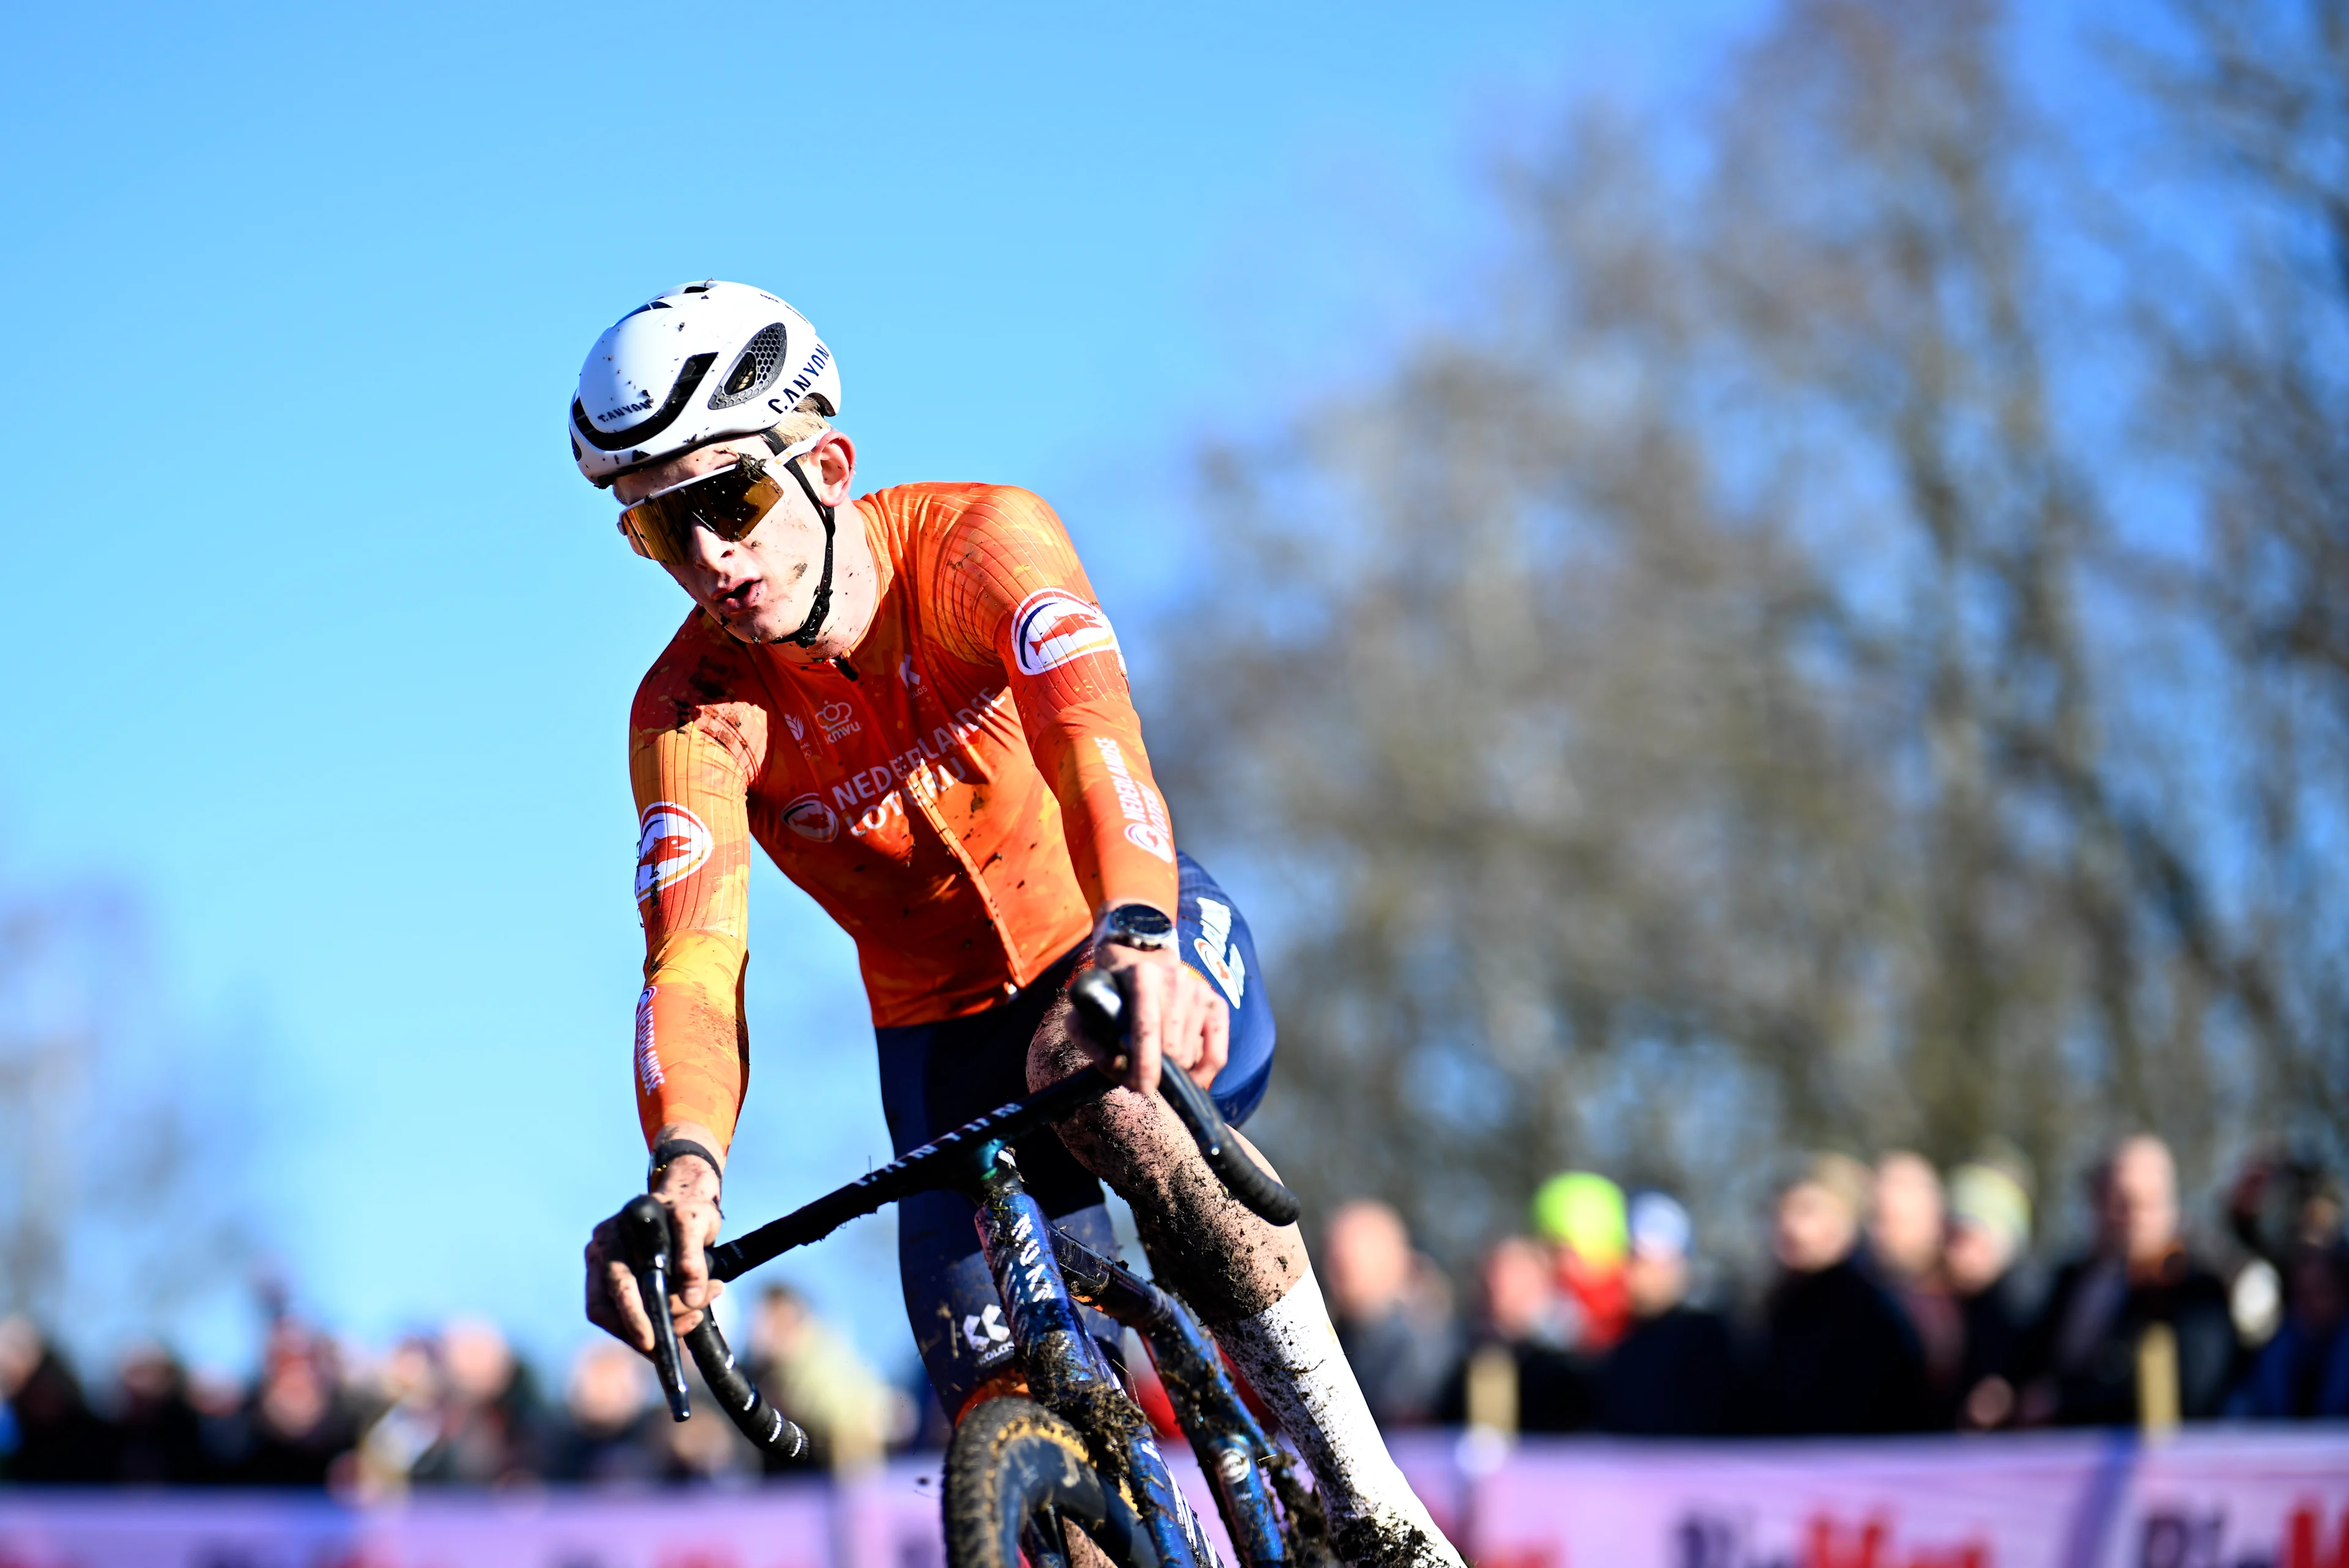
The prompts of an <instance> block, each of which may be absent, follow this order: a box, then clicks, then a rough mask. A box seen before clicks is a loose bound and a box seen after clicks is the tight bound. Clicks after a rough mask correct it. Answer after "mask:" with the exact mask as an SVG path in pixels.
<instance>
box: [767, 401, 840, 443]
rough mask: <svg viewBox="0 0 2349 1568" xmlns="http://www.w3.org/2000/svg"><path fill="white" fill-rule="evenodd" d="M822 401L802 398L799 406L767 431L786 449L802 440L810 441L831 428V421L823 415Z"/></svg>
mask: <svg viewBox="0 0 2349 1568" xmlns="http://www.w3.org/2000/svg"><path fill="white" fill-rule="evenodd" d="M830 429H832V421H830V420H828V419H826V418H824V417H823V403H822V402H821V401H819V400H816V399H815V398H812V397H809V398H802V399H801V400H800V406H799V407H798V408H796V409H793V410H792V411H791V412H790V413H788V414H785V415H784V416H783V417H782V418H781V420H778V421H776V422H775V423H774V424H773V425H772V426H771V427H769V429H768V431H767V433H768V435H770V436H771V437H772V438H774V439H775V440H776V441H781V442H782V443H783V447H784V450H786V451H789V450H790V449H791V448H792V447H795V446H797V445H799V444H800V443H801V442H802V441H812V440H813V439H815V438H816V437H817V436H820V435H822V434H823V432H824V431H828V430H830Z"/></svg>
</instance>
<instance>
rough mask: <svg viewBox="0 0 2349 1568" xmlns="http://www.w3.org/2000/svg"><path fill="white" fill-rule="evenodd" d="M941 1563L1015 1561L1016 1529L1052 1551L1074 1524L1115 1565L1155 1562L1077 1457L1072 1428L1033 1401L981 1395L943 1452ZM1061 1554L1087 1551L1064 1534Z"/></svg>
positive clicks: (1107, 1489)
mask: <svg viewBox="0 0 2349 1568" xmlns="http://www.w3.org/2000/svg"><path fill="white" fill-rule="evenodd" d="M944 1490H945V1494H946V1496H945V1504H946V1537H947V1568H1020V1561H1019V1556H1020V1553H1019V1542H1020V1533H1021V1532H1022V1531H1032V1532H1034V1536H1032V1537H1031V1539H1035V1538H1038V1537H1040V1538H1041V1542H1042V1543H1043V1544H1044V1546H1045V1547H1046V1550H1047V1552H1048V1554H1051V1555H1058V1554H1059V1553H1058V1552H1056V1551H1055V1550H1054V1549H1055V1548H1056V1547H1057V1546H1058V1545H1059V1539H1057V1538H1060V1537H1061V1531H1062V1530H1064V1529H1081V1530H1082V1531H1083V1532H1085V1534H1086V1535H1087V1536H1089V1537H1091V1538H1092V1542H1093V1544H1094V1545H1096V1546H1098V1547H1099V1548H1100V1549H1101V1552H1102V1555H1105V1556H1106V1557H1108V1558H1109V1560H1110V1561H1111V1562H1112V1563H1115V1564H1116V1565H1117V1568H1158V1553H1157V1552H1156V1550H1155V1549H1154V1547H1153V1546H1152V1545H1151V1542H1150V1536H1149V1533H1148V1532H1146V1531H1144V1530H1143V1527H1142V1522H1141V1521H1140V1520H1138V1519H1136V1518H1135V1517H1134V1513H1133V1508H1132V1507H1131V1506H1129V1505H1128V1504H1127V1502H1126V1501H1125V1499H1124V1498H1123V1497H1122V1496H1120V1495H1119V1493H1118V1492H1117V1490H1116V1489H1115V1488H1113V1487H1112V1486H1110V1485H1109V1484H1107V1483H1106V1482H1104V1481H1103V1480H1102V1478H1101V1474H1100V1472H1099V1471H1097V1470H1095V1469H1093V1467H1092V1461H1091V1460H1089V1459H1087V1458H1086V1457H1085V1440H1084V1439H1083V1438H1081V1437H1079V1436H1078V1435H1077V1430H1076V1428H1073V1427H1071V1426H1070V1425H1069V1424H1068V1423H1067V1422H1066V1421H1063V1420H1062V1419H1061V1417H1058V1416H1055V1415H1053V1414H1052V1413H1051V1412H1050V1411H1049V1410H1047V1409H1045V1408H1044V1407H1042V1406H1041V1405H1039V1404H1037V1403H1036V1402H1035V1401H1034V1400H1032V1399H1019V1398H1002V1399H990V1400H988V1402H987V1403H986V1404H984V1405H981V1406H980V1407H978V1409H976V1410H973V1411H972V1412H971V1413H970V1414H969V1415H968V1416H966V1417H963V1420H962V1424H961V1425H960V1426H958V1427H957V1428H955V1435H954V1446H953V1447H952V1448H950V1449H947V1474H946V1486H945V1488H944ZM1070 1544H1071V1548H1072V1550H1071V1551H1070V1552H1068V1553H1067V1557H1066V1560H1067V1561H1069V1562H1071V1563H1077V1562H1081V1561H1083V1560H1085V1558H1086V1557H1087V1556H1088V1555H1089V1554H1087V1553H1086V1552H1084V1550H1083V1548H1082V1547H1081V1546H1079V1545H1077V1544H1076V1543H1074V1542H1071V1543H1070Z"/></svg>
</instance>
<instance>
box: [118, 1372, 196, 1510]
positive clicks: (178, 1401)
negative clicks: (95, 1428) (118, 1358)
mask: <svg viewBox="0 0 2349 1568" xmlns="http://www.w3.org/2000/svg"><path fill="white" fill-rule="evenodd" d="M116 1386H117V1387H118V1388H119V1390H120V1392H121V1407H120V1409H119V1411H118V1412H117V1414H116V1416H115V1421H114V1441H113V1444H112V1448H113V1452H114V1465H113V1469H114V1478H115V1480H119V1481H123V1482H126V1483H128V1484H129V1485H132V1486H187V1485H191V1484H192V1483H194V1482H197V1481H201V1480H209V1479H211V1477H210V1474H209V1471H210V1468H211V1467H210V1466H209V1465H208V1464H207V1463H206V1461H205V1454H204V1448H203V1437H202V1428H201V1421H200V1417H198V1416H197V1414H196V1407H195V1406H194V1404H192V1403H191V1401H190V1399H189V1397H188V1378H187V1374H186V1373H185V1372H184V1371H183V1370H182V1369H181V1366H180V1364H179V1362H178V1361H176V1360H174V1359H173V1358H172V1356H171V1353H170V1352H168V1351H166V1350H165V1349H164V1348H163V1347H162V1346H161V1345H154V1344H142V1345H134V1346H133V1347H132V1348H131V1349H130V1350H129V1353H128V1354H126V1355H124V1356H123V1358H122V1362H121V1366H120V1370H119V1372H118V1373H117V1375H116Z"/></svg>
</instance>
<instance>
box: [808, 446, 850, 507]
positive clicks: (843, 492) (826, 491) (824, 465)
mask: <svg viewBox="0 0 2349 1568" xmlns="http://www.w3.org/2000/svg"><path fill="white" fill-rule="evenodd" d="M808 457H809V459H810V461H811V462H812V466H813V467H814V469H815V493H816V495H817V496H818V497H819V498H820V499H821V500H822V501H823V504H825V505H826V506H845V505H846V504H848V494H849V491H850V489H851V488H852V487H853V486H854V484H855V483H856V443H855V442H854V441H851V440H849V439H848V437H846V436H845V435H843V434H842V433H841V432H840V431H830V432H828V433H827V434H826V435H825V436H824V438H823V441H819V442H817V443H816V447H815V450H814V451H812V452H809V453H808Z"/></svg>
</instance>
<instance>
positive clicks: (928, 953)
mask: <svg viewBox="0 0 2349 1568" xmlns="http://www.w3.org/2000/svg"><path fill="white" fill-rule="evenodd" d="M854 515H855V516H857V517H861V519H862V521H863V523H864V529H865V535H866V537H867V538H868V539H869V540H870V541H871V542H872V545H873V552H874V559H875V561H876V563H877V565H878V566H879V568H880V572H881V579H882V580H881V592H880V601H879V605H878V607H877V609H876V611H875V614H874V621H873V625H872V628H871V629H870V630H868V631H867V632H866V633H865V636H864V640H863V641H862V642H860V643H859V644H858V645H857V647H856V649H855V650H854V652H853V653H851V654H850V655H849V658H848V663H849V665H850V667H851V668H852V669H853V670H854V678H852V677H851V676H849V675H848V674H845V673H843V672H841V671H839V670H835V669H833V667H832V666H831V665H828V664H827V665H817V666H814V667H812V668H811V667H806V666H801V665H794V664H791V663H787V662H785V661H784V660H783V659H781V658H780V657H779V656H778V655H777V654H776V652H775V651H774V650H773V649H769V648H764V647H754V646H751V645H749V644H745V643H742V642H739V641H737V640H736V639H734V638H733V637H731V636H730V635H729V634H728V633H727V632H726V631H725V630H724V628H721V627H719V626H718V625H717V624H716V623H714V622H712V621H710V620H709V618H706V617H704V616H703V615H702V614H701V613H700V611H699V610H698V609H697V610H696V611H695V612H694V613H693V615H692V616H691V617H689V618H688V619H687V621H686V623H685V625H684V626H683V627H682V628H679V629H678V634H677V636H676V637H675V638H674V639H671V641H670V643H669V645H668V647H667V649H664V650H663V651H662V653H661V655H660V658H659V659H657V660H656V661H655V662H654V665H653V667H652V670H650V672H648V673H647V675H646V677H645V679H644V682H643V684H642V685H641V686H640V687H639V688H638V689H637V691H636V704H635V708H634V711H633V713H632V715H631V719H630V726H629V727H630V739H629V771H630V774H631V776H632V778H633V781H634V784H635V786H636V807H637V812H638V826H639V829H640V836H639V838H638V843H637V853H636V902H637V907H638V910H639V912H640V913H641V915H642V917H643V919H644V928H645V950H646V958H645V981H646V983H645V989H644V992H643V993H642V995H641V996H640V997H639V999H638V1001H637V1004H636V1105H637V1112H638V1115H639V1116H640V1117H641V1119H642V1121H643V1123H644V1128H645V1134H646V1137H647V1138H648V1139H649V1138H650V1137H652V1135H653V1133H654V1132H655V1131H656V1130H657V1128H658V1127H661V1126H662V1125H664V1124H665V1123H669V1122H676V1121H698V1122H701V1123H704V1124H706V1125H708V1126H709V1127H712V1128H714V1129H716V1130H717V1131H718V1133H719V1136H720V1137H727V1138H731V1137H732V1136H733V1127H734V1121H735V1117H736V1115H737V1113H738V1112H739V1110H740V1105H741V1099H742V1094H743V1090H744V1087H745V1085H746V1084H747V1081H748V1077H749V1069H750V1047H749V1036H748V1033H747V1030H746V1028H745V1025H744V1023H743V1018H742V1006H741V998H742V974H743V969H744V965H745V962H746V961H747V957H748V948H747V934H746V916H747V912H748V906H749V898H748V892H749V877H750V845H751V844H752V843H753V842H756V843H757V844H758V845H759V846H760V847H761V848H763V849H764V850H765V851H766V852H767V854H768V856H769V857H771V859H773V861H774V862H775V864H776V865H777V866H778V867H781V870H782V872H783V874H784V875H785V876H787V877H790V878H791V879H792V881H794V882H796V883H797V884H799V886H801V887H802V888H805V889H806V890H807V891H808V893H809V894H810V895H812V897H813V898H814V899H815V900H816V902H817V903H818V904H820V905H822V906H823V909H825V911H826V912H827V913H829V914H830V915H831V916H832V917H833V919H835V920H837V921H839V923H840V924H841V926H842V927H843V929H845V930H846V931H847V932H848V934H849V935H850V936H851V937H853V938H854V940H855V942H856V950H857V959H858V962H859V964H860V966H861V968H862V970H863V971H864V986H865V991H866V993H867V995H868V996H869V997H870V999H871V1002H872V1007H873V1020H874V1023H875V1024H876V1025H880V1026H883V1027H888V1026H895V1025H902V1024H914V1023H935V1022H937V1021H940V1020H943V1019H947V1018H956V1017H960V1016H963V1015H965V1014H967V1013H971V1012H978V1011H980V1010H981V1009H984V1008H988V1007H991V1006H993V1005H995V1004H996V1003H997V1002H1001V1001H1002V1000H1003V999H1004V998H1005V997H1006V996H1008V995H1009V994H1010V993H1012V992H1016V991H1018V990H1019V989H1020V988H1021V987H1022V986H1025V985H1026V984H1027V983H1028V982H1029V981H1030V980H1032V979H1033V978H1035V977H1036V976H1037V975H1038V974H1040V973H1041V972H1042V971H1044V970H1045V969H1046V968H1048V967H1050V964H1051V962H1052V961H1053V960H1054V959H1056V958H1058V957H1059V956H1060V955H1061V954H1062V953H1064V952H1066V951H1067V950H1069V949H1070V948H1071V947H1073V946H1074V945H1075V944H1076V943H1077V942H1078V941H1080V940H1082V939H1083V937H1084V935H1085V934H1086V932H1087V931H1088V930H1090V929H1091V928H1092V918H1093V913H1094V911H1095V910H1097V909H1100V908H1102V906H1104V905H1105V904H1108V903H1112V902H1124V901H1126V900H1129V899H1138V900H1143V901H1146V902H1149V903H1152V904H1155V905H1157V906H1158V907H1159V908H1161V909H1168V910H1172V909H1174V907H1175V892H1176V881H1177V873H1176V870H1175V865H1174V835H1173V831H1172V828H1171V826H1170V824H1169V822H1168V819H1167V814H1166V806H1165V803H1164V799H1163V798H1162V797H1161V796H1160V794H1159V793H1158V789H1157V787H1156V785H1155V784H1154V783H1153V782H1152V780H1151V774H1150V762H1149V757H1148V755H1147V753H1145V752H1144V751H1143V744H1142V731H1141V724H1140V722H1139V721H1138V720H1137V719H1136V718H1135V716H1134V711H1133V701H1132V699H1131V697H1130V696H1129V694H1128V691H1127V687H1126V678H1125V666H1124V663H1123V659H1121V658H1120V656H1119V652H1118V646H1117V639H1116V635H1115V634H1114V632H1112V629H1111V627H1110V623H1109V620H1108V618H1107V617H1105V616H1104V615H1103V614H1102V610H1101V607H1100V605H1099V603H1098V601H1097V600H1096V599H1095V597H1094V595H1093V591H1092V585H1091V584H1090V583H1089V582H1088V581H1087V580H1086V577H1085V574H1084V569H1083V567H1082V566H1080V565H1079V563H1078V561H1077V556H1076V551H1075V549H1074V548H1073V547H1072V546H1071V545H1070V543H1069V538H1068V535H1067V533H1066V532H1065V531H1064V530H1063V529H1062V527H1061V522H1060V519H1059V518H1058V517H1057V516H1055V515H1054V514H1053V513H1052V510H1051V508H1050V507H1049V506H1047V505H1045V504H1044V503H1043V502H1042V501H1041V500H1040V499H1039V498H1037V497H1036V496H1034V495H1031V494H1030V493H1028V492H1026V491H1024V490H1017V489H1012V488H1009V487H1006V486H1000V485H980V484H916V485H905V486H902V487H900V488H897V489H894V490H885V491H880V492H876V493H874V494H871V495H867V496H864V497H863V498H861V499H859V500H858V501H857V503H856V505H855V512H854ZM842 524H843V526H846V525H849V524H850V518H849V517H848V516H843V518H842Z"/></svg>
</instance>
